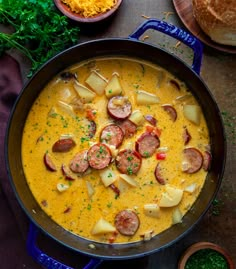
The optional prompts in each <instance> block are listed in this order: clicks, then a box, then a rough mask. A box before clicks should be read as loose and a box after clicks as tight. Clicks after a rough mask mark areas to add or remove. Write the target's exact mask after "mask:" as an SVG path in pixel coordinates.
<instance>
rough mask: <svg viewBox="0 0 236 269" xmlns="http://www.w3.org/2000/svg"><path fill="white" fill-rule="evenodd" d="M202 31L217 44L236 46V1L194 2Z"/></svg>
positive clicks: (203, 0) (207, 0)
mask: <svg viewBox="0 0 236 269" xmlns="http://www.w3.org/2000/svg"><path fill="white" fill-rule="evenodd" d="M192 3H193V14H194V17H195V19H196V21H197V22H198V24H199V26H200V27H201V29H202V30H203V31H204V32H205V33H206V34H207V35H208V36H209V37H210V38H211V39H212V40H213V41H215V42H217V43H220V44H224V45H231V46H236V1H235V0H192Z"/></svg>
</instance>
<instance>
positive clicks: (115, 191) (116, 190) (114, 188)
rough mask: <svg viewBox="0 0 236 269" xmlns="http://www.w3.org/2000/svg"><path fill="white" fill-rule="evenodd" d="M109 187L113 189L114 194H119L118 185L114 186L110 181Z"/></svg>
mask: <svg viewBox="0 0 236 269" xmlns="http://www.w3.org/2000/svg"><path fill="white" fill-rule="evenodd" d="M109 187H110V188H111V189H112V190H113V191H114V193H115V194H116V196H120V190H119V188H118V187H116V185H115V184H113V183H112V184H111V185H109Z"/></svg>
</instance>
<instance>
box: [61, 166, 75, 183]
mask: <svg viewBox="0 0 236 269" xmlns="http://www.w3.org/2000/svg"><path fill="white" fill-rule="evenodd" d="M61 171H62V174H63V175H64V177H65V179H67V180H69V181H73V180H75V178H74V176H73V175H72V174H71V172H70V170H69V168H68V167H67V166H65V165H64V164H62V166H61Z"/></svg>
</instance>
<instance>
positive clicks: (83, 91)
mask: <svg viewBox="0 0 236 269" xmlns="http://www.w3.org/2000/svg"><path fill="white" fill-rule="evenodd" d="M74 88H75V90H76V92H77V93H78V95H79V96H80V97H81V98H82V100H83V101H84V102H85V103H89V102H91V101H93V99H94V97H95V96H96V94H95V93H94V92H93V91H91V90H90V89H89V88H87V87H85V86H84V85H82V84H80V83H78V82H75V83H74Z"/></svg>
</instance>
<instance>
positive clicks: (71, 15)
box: [54, 0, 122, 23]
mask: <svg viewBox="0 0 236 269" xmlns="http://www.w3.org/2000/svg"><path fill="white" fill-rule="evenodd" d="M54 3H55V5H56V7H57V8H58V9H59V10H60V11H61V12H62V13H63V14H64V15H65V16H67V17H68V18H70V19H72V20H74V21H77V22H81V23H94V22H100V21H103V20H105V19H107V18H108V17H110V16H112V15H113V14H114V13H115V12H116V11H117V9H118V8H119V7H120V5H121V3H122V0H117V3H116V4H115V5H114V6H113V7H112V8H111V9H110V10H108V11H106V12H104V13H100V14H98V15H96V16H93V17H83V16H81V15H80V14H77V13H75V12H73V11H71V10H70V8H69V7H68V6H67V5H66V4H64V3H63V2H62V1H61V0H54Z"/></svg>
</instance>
